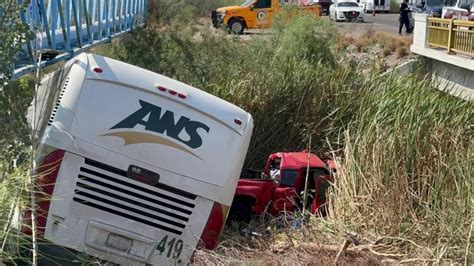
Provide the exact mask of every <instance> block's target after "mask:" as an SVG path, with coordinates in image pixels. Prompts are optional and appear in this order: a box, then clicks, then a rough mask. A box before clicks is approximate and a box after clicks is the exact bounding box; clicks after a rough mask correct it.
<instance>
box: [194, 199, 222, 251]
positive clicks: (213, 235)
mask: <svg viewBox="0 0 474 266" xmlns="http://www.w3.org/2000/svg"><path fill="white" fill-rule="evenodd" d="M226 210H227V208H226ZM226 215H227V211H224V210H223V209H222V205H221V204H219V203H217V202H214V205H213V206H212V210H211V214H209V218H208V219H207V223H206V226H205V227H204V231H203V232H202V235H201V241H200V248H205V249H210V250H213V249H215V248H216V247H217V242H218V241H219V237H220V236H221V234H222V231H223V230H224V223H225V218H226Z"/></svg>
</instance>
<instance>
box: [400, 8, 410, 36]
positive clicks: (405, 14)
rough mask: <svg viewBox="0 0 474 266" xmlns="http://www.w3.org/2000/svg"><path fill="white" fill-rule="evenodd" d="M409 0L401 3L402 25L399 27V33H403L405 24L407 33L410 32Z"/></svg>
mask: <svg viewBox="0 0 474 266" xmlns="http://www.w3.org/2000/svg"><path fill="white" fill-rule="evenodd" d="M407 2H408V0H403V2H402V4H401V5H400V27H399V28H398V34H400V35H402V28H403V25H405V32H406V34H408V33H410V19H409V18H408V15H409V13H410V9H409V8H408V4H407Z"/></svg>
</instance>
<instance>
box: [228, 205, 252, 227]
mask: <svg viewBox="0 0 474 266" xmlns="http://www.w3.org/2000/svg"><path fill="white" fill-rule="evenodd" d="M251 219H252V209H251V207H250V204H249V203H247V202H244V201H236V202H233V203H232V206H231V208H230V212H229V219H228V220H229V221H235V222H246V223H249V222H250V220H251Z"/></svg>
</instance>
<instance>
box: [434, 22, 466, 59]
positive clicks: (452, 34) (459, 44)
mask: <svg viewBox="0 0 474 266" xmlns="http://www.w3.org/2000/svg"><path fill="white" fill-rule="evenodd" d="M427 44H428V45H430V46H433V47H438V48H444V49H446V50H447V51H448V53H451V54H456V53H458V54H463V55H467V56H471V57H474V22H473V21H464V20H455V19H441V18H432V17H429V18H428V38H427Z"/></svg>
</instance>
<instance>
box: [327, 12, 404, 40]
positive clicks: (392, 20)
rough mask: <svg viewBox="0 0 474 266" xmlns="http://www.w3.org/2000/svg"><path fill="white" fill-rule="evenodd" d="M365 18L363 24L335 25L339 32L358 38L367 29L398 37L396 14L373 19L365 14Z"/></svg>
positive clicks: (370, 15)
mask: <svg viewBox="0 0 474 266" xmlns="http://www.w3.org/2000/svg"><path fill="white" fill-rule="evenodd" d="M365 16H366V17H365V23H350V22H337V23H336V24H337V27H338V28H339V30H340V31H341V32H344V33H347V34H350V35H352V36H360V35H362V34H364V33H365V32H366V31H367V30H369V29H372V30H374V31H383V32H387V33H390V34H393V35H398V16H399V15H398V14H381V13H377V14H376V15H375V17H374V16H372V14H365ZM325 18H328V17H325ZM403 32H405V30H403Z"/></svg>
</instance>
